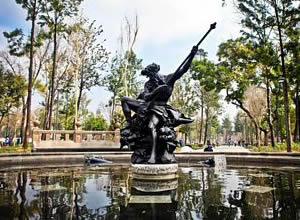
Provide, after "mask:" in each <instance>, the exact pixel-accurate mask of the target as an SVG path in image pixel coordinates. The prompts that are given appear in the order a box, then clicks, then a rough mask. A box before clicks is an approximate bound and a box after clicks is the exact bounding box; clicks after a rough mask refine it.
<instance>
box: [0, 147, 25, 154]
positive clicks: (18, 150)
mask: <svg viewBox="0 0 300 220" xmlns="http://www.w3.org/2000/svg"><path fill="white" fill-rule="evenodd" d="M30 152H31V146H28V147H27V148H23V147H22V146H18V147H12V146H7V147H1V148H0V154H1V153H4V154H5V153H30Z"/></svg>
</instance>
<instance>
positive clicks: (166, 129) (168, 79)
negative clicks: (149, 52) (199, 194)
mask: <svg viewBox="0 0 300 220" xmlns="http://www.w3.org/2000/svg"><path fill="white" fill-rule="evenodd" d="M213 28H214V26H211V29H213ZM211 29H210V30H211ZM210 30H209V31H210ZM209 31H208V32H207V33H206V35H205V36H204V37H203V38H202V39H201V41H200V42H199V43H198V44H197V45H196V46H194V47H193V49H192V51H191V53H190V54H189V56H188V57H187V58H186V59H185V61H184V62H183V63H182V64H181V65H180V67H179V68H178V69H177V70H176V71H175V73H173V74H169V75H160V74H159V73H158V72H159V70H160V66H159V65H157V64H155V63H152V64H150V65H148V66H147V67H146V68H145V69H144V70H142V72H141V74H142V75H145V76H146V77H148V78H149V80H148V81H147V82H146V83H145V85H144V91H143V92H142V93H141V94H140V95H139V96H138V98H137V99H133V98H130V97H123V98H122V108H123V112H124V115H125V118H126V121H127V126H126V127H125V128H124V129H122V130H121V148H122V147H123V146H125V145H127V146H128V147H129V148H130V149H131V150H134V153H133V155H132V158H131V162H132V163H151V164H154V163H175V162H176V160H175V157H174V155H173V151H174V150H175V148H176V145H177V141H176V133H175V130H174V128H175V127H176V126H178V125H180V124H186V123H190V122H192V119H190V118H187V117H185V116H184V115H183V114H182V113H181V112H179V111H178V110H177V109H175V108H173V107H172V106H169V105H167V102H168V100H169V98H170V97H171V95H172V91H173V88H174V84H175V82H176V80H178V79H180V77H182V76H183V74H184V73H186V72H187V71H188V69H189V67H190V65H191V63H192V60H193V58H194V56H195V54H196V53H197V50H198V46H199V44H200V43H201V42H202V40H203V39H204V38H205V37H206V36H207V34H208V33H209ZM131 111H134V112H135V113H136V114H135V115H134V116H133V117H131ZM157 145H159V148H157Z"/></svg>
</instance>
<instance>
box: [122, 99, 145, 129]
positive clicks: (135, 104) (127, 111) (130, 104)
mask: <svg viewBox="0 0 300 220" xmlns="http://www.w3.org/2000/svg"><path fill="white" fill-rule="evenodd" d="M121 103H122V110H123V113H124V115H125V118H126V121H127V122H128V123H130V122H131V110H132V111H134V112H136V111H137V110H138V108H139V107H140V106H141V104H140V102H139V101H137V100H136V99H133V98H129V97H127V96H123V97H122V99H121Z"/></svg>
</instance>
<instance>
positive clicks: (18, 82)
mask: <svg viewBox="0 0 300 220" xmlns="http://www.w3.org/2000/svg"><path fill="white" fill-rule="evenodd" d="M26 86H27V85H26V80H25V78H24V77H23V76H21V75H15V74H13V73H12V72H11V71H8V70H5V69H4V67H3V65H2V63H0V125H1V123H2V120H3V118H4V117H6V116H8V114H9V113H10V112H11V110H12V109H14V108H18V107H19V106H20V105H21V103H22V97H24V96H25V93H26Z"/></svg>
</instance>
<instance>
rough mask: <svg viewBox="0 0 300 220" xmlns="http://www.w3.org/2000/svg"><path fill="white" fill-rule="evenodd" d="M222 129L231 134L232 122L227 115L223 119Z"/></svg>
mask: <svg viewBox="0 0 300 220" xmlns="http://www.w3.org/2000/svg"><path fill="white" fill-rule="evenodd" d="M222 129H223V130H225V131H226V134H227V135H232V123H231V121H230V118H229V116H228V115H226V116H225V118H224V119H223V122H222Z"/></svg>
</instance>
